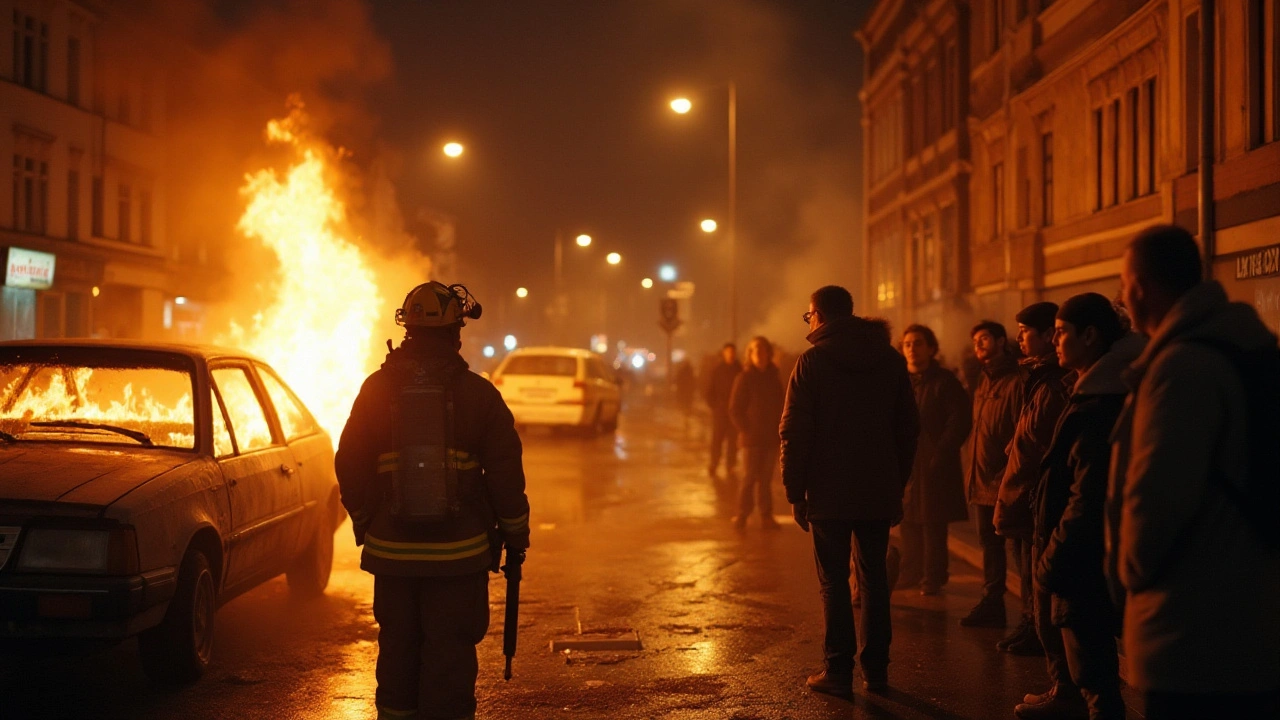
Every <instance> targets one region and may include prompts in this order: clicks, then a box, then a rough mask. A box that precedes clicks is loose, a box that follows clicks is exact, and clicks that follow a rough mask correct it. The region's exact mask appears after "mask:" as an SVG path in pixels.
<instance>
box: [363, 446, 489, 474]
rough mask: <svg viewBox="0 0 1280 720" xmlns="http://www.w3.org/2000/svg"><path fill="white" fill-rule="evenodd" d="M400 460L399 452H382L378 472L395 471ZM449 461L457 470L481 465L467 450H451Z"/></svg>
mask: <svg viewBox="0 0 1280 720" xmlns="http://www.w3.org/2000/svg"><path fill="white" fill-rule="evenodd" d="M399 462H400V453H399V452H389V453H382V454H381V455H379V456H378V472H379V473H389V472H395V470H396V464H397V463H399ZM449 462H450V463H452V464H453V468H454V469H455V470H475V469H478V468H479V467H480V462H479V461H478V460H476V459H475V457H474V456H472V455H471V453H469V452H467V451H465V450H450V451H449Z"/></svg>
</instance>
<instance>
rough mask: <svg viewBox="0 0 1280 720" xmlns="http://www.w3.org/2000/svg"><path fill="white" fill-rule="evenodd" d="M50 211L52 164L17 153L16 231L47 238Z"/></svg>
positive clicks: (14, 159)
mask: <svg viewBox="0 0 1280 720" xmlns="http://www.w3.org/2000/svg"><path fill="white" fill-rule="evenodd" d="M48 210H49V163H47V162H44V161H42V160H37V159H35V158H33V157H28V156H26V155H20V154H17V153H14V156H13V228H14V229H15V230H21V231H24V232H29V233H40V234H43V233H44V231H45V220H46V218H47V217H48V214H47V213H48Z"/></svg>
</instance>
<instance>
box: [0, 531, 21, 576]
mask: <svg viewBox="0 0 1280 720" xmlns="http://www.w3.org/2000/svg"><path fill="white" fill-rule="evenodd" d="M19 530H21V528H17V527H10V526H0V570H3V569H4V566H5V564H6V563H8V562H9V556H10V555H11V554H13V548H14V546H16V545H17V544H18V531H19Z"/></svg>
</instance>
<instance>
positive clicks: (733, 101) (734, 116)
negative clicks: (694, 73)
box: [671, 80, 738, 342]
mask: <svg viewBox="0 0 1280 720" xmlns="http://www.w3.org/2000/svg"><path fill="white" fill-rule="evenodd" d="M671 109H672V110H673V111H675V112H676V113H677V114H680V115H684V114H685V113H687V112H689V111H690V110H692V109H693V103H692V102H690V101H689V100H688V99H687V98H677V99H675V100H672V101H671ZM737 220H738V86H737V85H736V84H735V83H734V82H733V81H732V80H730V81H729V337H730V339H731V340H733V341H735V342H736V341H737V339H738V247H737V236H736V233H735V225H736V224H737ZM703 230H704V231H705V232H711V230H707V229H706V224H705V221H704V224H703Z"/></svg>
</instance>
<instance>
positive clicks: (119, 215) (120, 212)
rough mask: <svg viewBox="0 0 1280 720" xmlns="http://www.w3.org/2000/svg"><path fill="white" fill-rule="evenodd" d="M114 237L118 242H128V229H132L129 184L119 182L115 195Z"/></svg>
mask: <svg viewBox="0 0 1280 720" xmlns="http://www.w3.org/2000/svg"><path fill="white" fill-rule="evenodd" d="M116 204H117V208H118V209H117V212H116V221H117V226H116V239H117V240H119V241H120V242H130V241H131V240H132V237H131V236H130V233H129V231H130V230H132V229H133V217H132V216H131V212H130V211H131V210H132V209H133V198H132V197H130V192H129V186H128V185H124V184H121V185H120V188H119V191H118V193H117V195H116Z"/></svg>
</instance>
